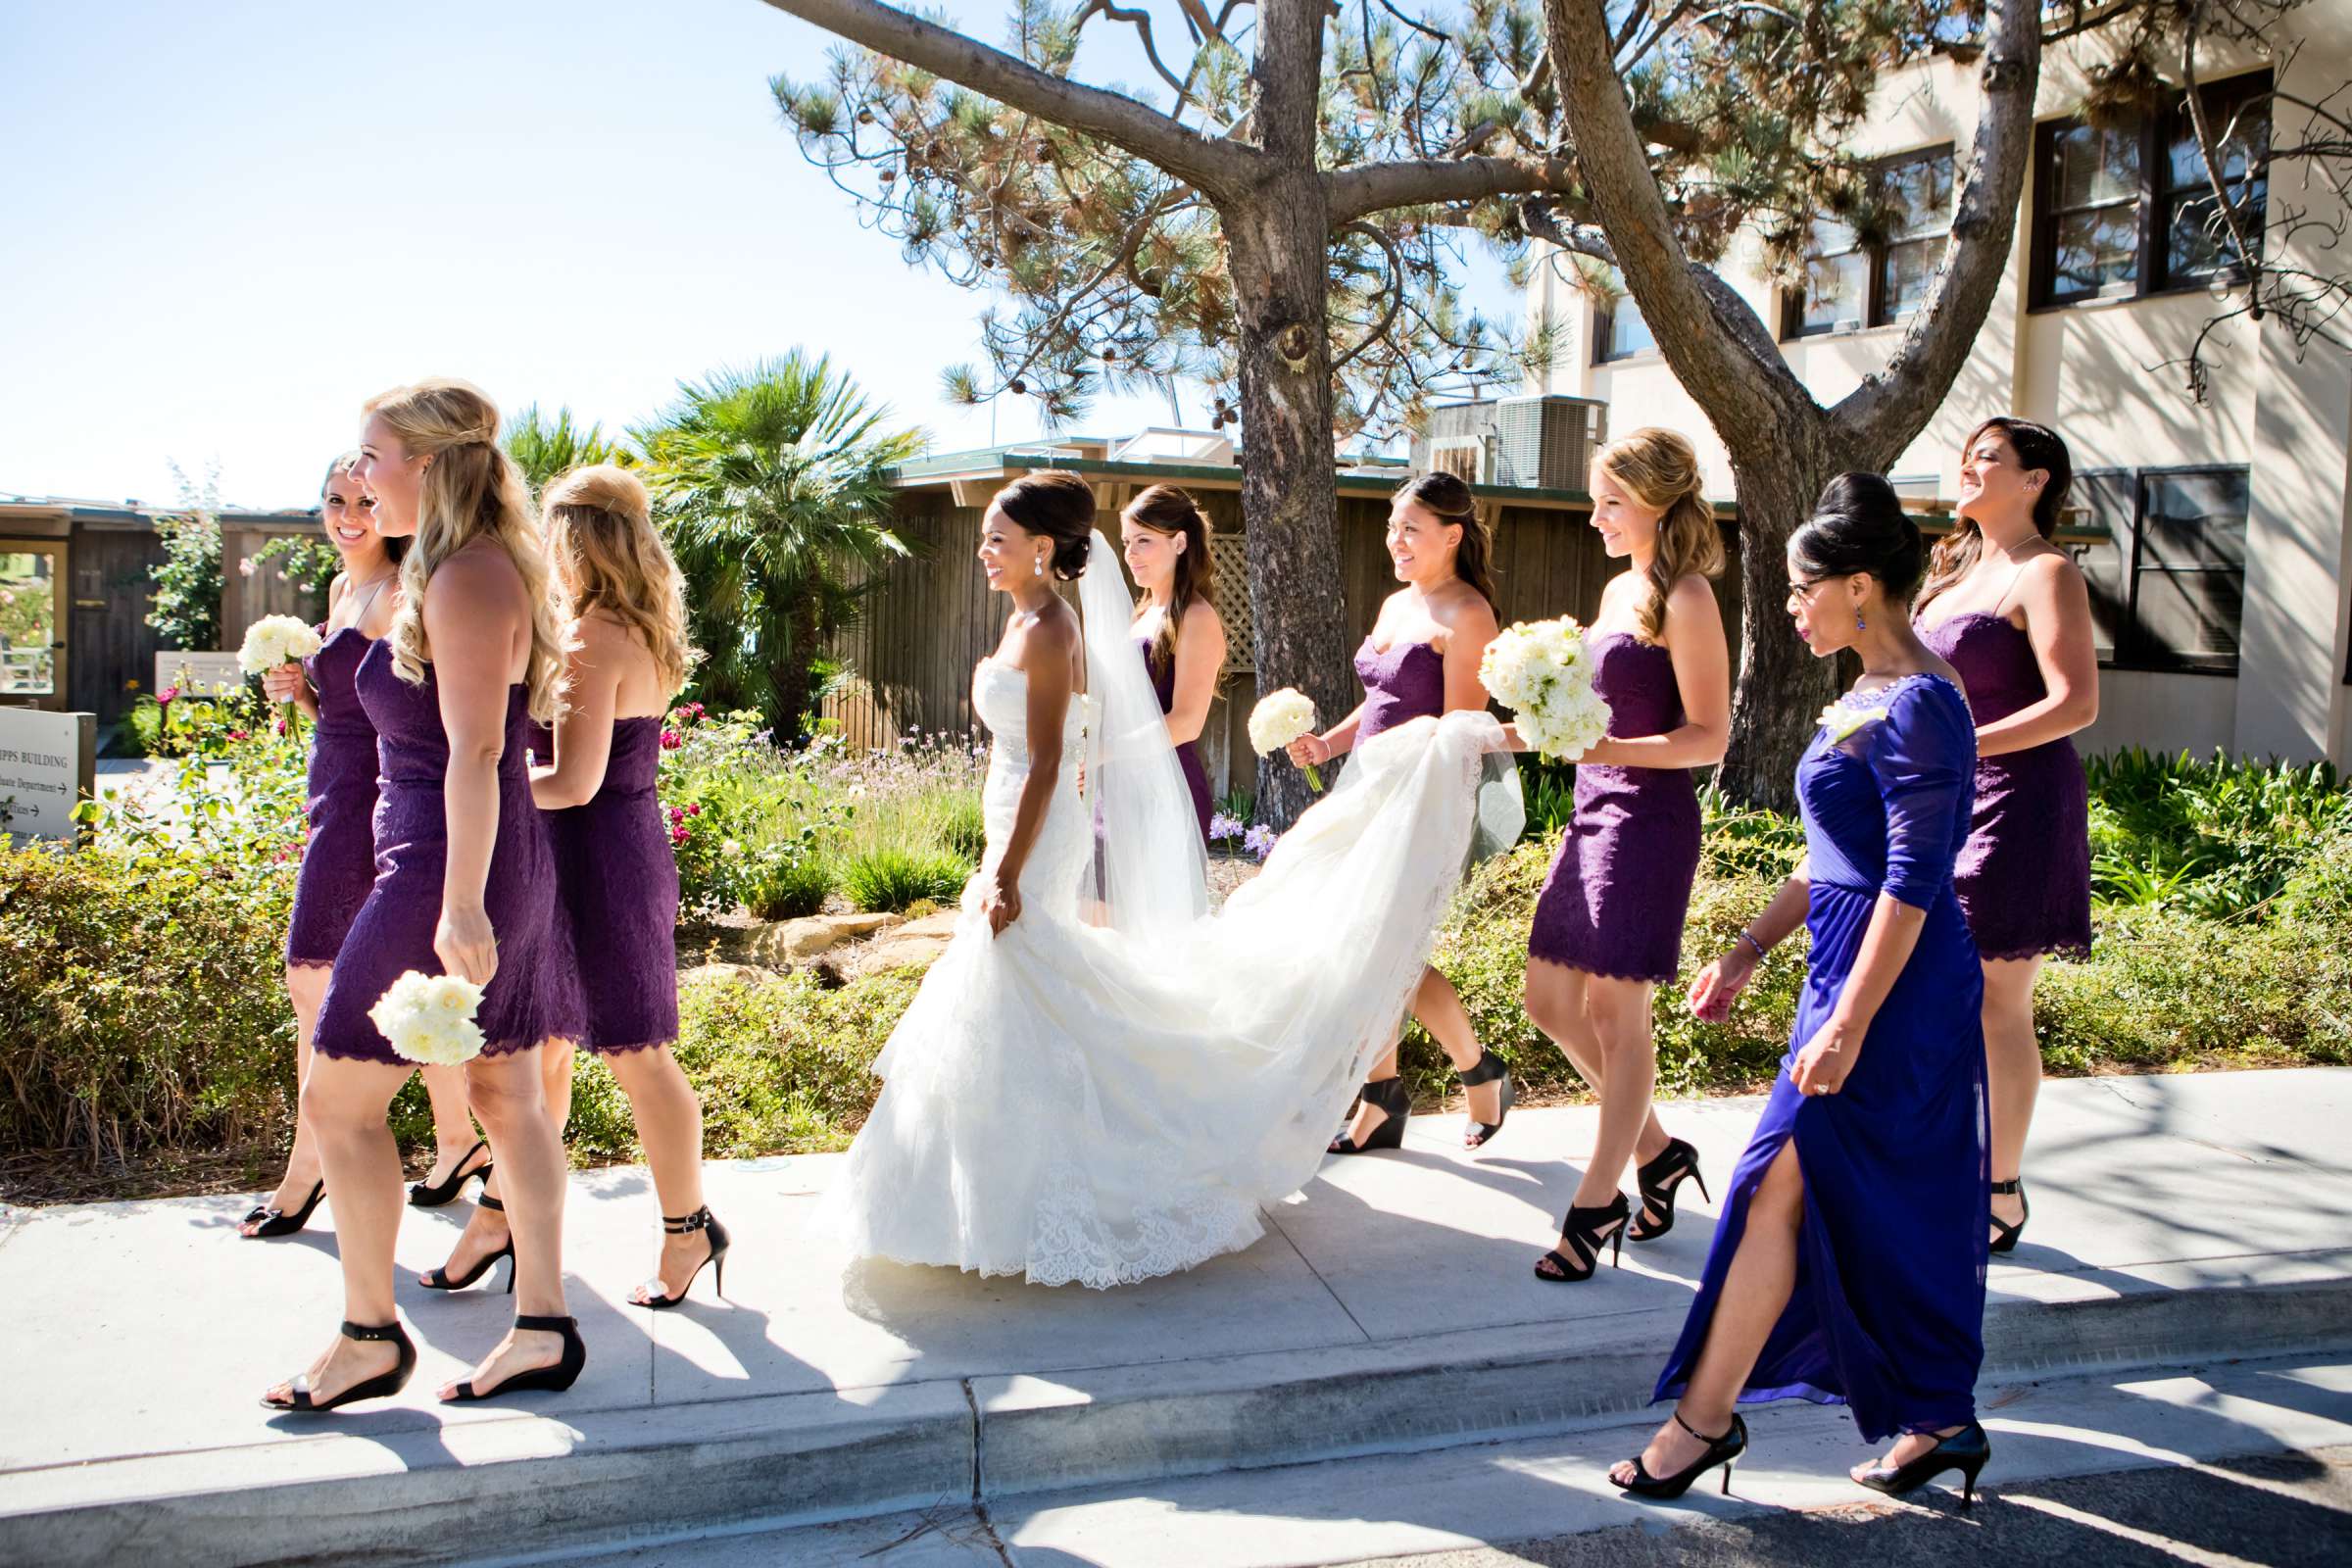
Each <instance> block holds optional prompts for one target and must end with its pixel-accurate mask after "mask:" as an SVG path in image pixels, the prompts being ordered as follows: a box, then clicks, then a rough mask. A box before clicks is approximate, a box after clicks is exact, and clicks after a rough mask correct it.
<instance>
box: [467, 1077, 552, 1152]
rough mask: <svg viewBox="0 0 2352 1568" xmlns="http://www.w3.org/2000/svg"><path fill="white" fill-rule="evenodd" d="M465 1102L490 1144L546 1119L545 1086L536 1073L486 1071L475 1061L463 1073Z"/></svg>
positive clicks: (542, 1079)
mask: <svg viewBox="0 0 2352 1568" xmlns="http://www.w3.org/2000/svg"><path fill="white" fill-rule="evenodd" d="M466 1102H467V1103H469V1104H471V1105H472V1106H473V1113H474V1115H475V1116H476V1117H477V1118H479V1119H480V1121H481V1124H482V1126H483V1128H484V1129H485V1130H486V1131H488V1133H489V1134H490V1137H491V1139H492V1141H493V1142H495V1141H497V1139H498V1138H499V1137H500V1135H501V1134H502V1133H505V1134H511V1133H513V1132H515V1130H517V1129H520V1128H523V1127H527V1126H529V1125H530V1124H531V1123H533V1122H535V1121H545V1120H546V1119H547V1086H546V1083H545V1081H544V1078H543V1076H542V1075H541V1074H540V1073H539V1072H537V1071H527V1070H526V1071H520V1072H517V1071H514V1070H498V1069H491V1070H485V1069H484V1067H483V1065H482V1063H481V1062H480V1061H479V1060H478V1059H477V1060H476V1061H475V1062H474V1064H473V1065H472V1066H471V1067H469V1068H468V1069H467V1071H466Z"/></svg>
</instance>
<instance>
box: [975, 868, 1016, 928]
mask: <svg viewBox="0 0 2352 1568" xmlns="http://www.w3.org/2000/svg"><path fill="white" fill-rule="evenodd" d="M980 907H981V908H983V909H985V910H987V911H988V934H989V935H990V936H993V937H1001V936H1003V935H1004V934H1005V927H1006V926H1008V925H1010V924H1012V922H1013V921H1015V920H1018V919H1019V918H1020V917H1021V885H1020V879H1019V878H1018V877H1017V876H1007V875H1006V874H1005V868H1004V867H1003V866H999V867H997V870H996V872H995V874H994V875H992V876H991V877H990V878H989V879H988V891H987V892H986V893H983V894H982V895H981V896H980Z"/></svg>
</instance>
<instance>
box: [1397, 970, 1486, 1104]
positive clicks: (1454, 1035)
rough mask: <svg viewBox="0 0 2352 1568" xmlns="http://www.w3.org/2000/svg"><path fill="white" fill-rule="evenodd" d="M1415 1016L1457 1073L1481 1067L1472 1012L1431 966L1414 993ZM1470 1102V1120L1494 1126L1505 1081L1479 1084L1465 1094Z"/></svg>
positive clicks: (1451, 983) (1422, 976) (1450, 982)
mask: <svg viewBox="0 0 2352 1568" xmlns="http://www.w3.org/2000/svg"><path fill="white" fill-rule="evenodd" d="M1413 1016H1414V1017H1415V1018H1416V1019H1418V1020H1419V1021H1420V1024H1421V1027H1422V1028H1424V1029H1426V1030H1428V1031H1429V1037H1430V1038H1431V1039H1432V1040H1435V1041H1436V1042H1437V1043H1438V1049H1439V1050H1441V1051H1443V1052H1445V1053H1446V1060H1447V1061H1449V1062H1451V1063H1453V1070H1454V1071H1455V1072H1457V1073H1459V1072H1468V1071H1469V1070H1470V1069H1471V1068H1473V1067H1475V1066H1477V1065H1478V1058H1479V1056H1480V1055H1481V1054H1482V1053H1481V1052H1480V1050H1479V1046H1478V1031H1477V1029H1476V1028H1475V1027H1473V1026H1472V1024H1471V1022H1470V1009H1469V1008H1467V1007H1465V1006H1463V1005H1462V994H1461V993H1460V992H1458V991H1456V990H1454V989H1453V982H1452V981H1450V980H1448V979H1446V977H1445V976H1444V975H1443V974H1441V973H1439V972H1438V970H1437V969H1436V968H1435V967H1434V966H1432V967H1429V968H1425V969H1423V970H1422V971H1421V986H1420V989H1419V990H1417V991H1415V992H1414V993H1413ZM1462 1095H1463V1098H1464V1099H1466V1100H1467V1101H1468V1102H1469V1107H1468V1108H1469V1112H1470V1119H1471V1120H1472V1121H1483V1122H1488V1123H1492V1122H1493V1121H1494V1120H1495V1117H1496V1116H1498V1115H1500V1114H1501V1112H1502V1081H1501V1080H1500V1079H1496V1080H1495V1082H1493V1083H1491V1084H1480V1085H1478V1086H1477V1087H1475V1088H1471V1089H1465V1090H1463V1091H1462Z"/></svg>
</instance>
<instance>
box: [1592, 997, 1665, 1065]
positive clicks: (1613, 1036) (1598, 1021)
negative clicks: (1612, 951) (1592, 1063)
mask: <svg viewBox="0 0 2352 1568" xmlns="http://www.w3.org/2000/svg"><path fill="white" fill-rule="evenodd" d="M1649 994H1650V986H1649V983H1648V982H1647V981H1643V980H1605V979H1599V978H1595V979H1594V980H1593V983H1592V984H1591V985H1589V986H1588V987H1586V989H1585V1016H1586V1018H1587V1019H1589V1020H1590V1024H1589V1027H1590V1028H1591V1029H1592V1032H1593V1038H1594V1039H1595V1040H1596V1041H1598V1042H1599V1044H1600V1048H1601V1050H1603V1051H1604V1052H1607V1053H1608V1054H1610V1055H1611V1056H1612V1057H1614V1056H1618V1055H1621V1054H1625V1053H1626V1052H1629V1051H1635V1052H1646V1051H1648V1050H1649V1049H1650V1028H1649V1024H1650V1018H1649Z"/></svg>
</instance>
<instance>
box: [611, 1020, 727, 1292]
mask: <svg viewBox="0 0 2352 1568" xmlns="http://www.w3.org/2000/svg"><path fill="white" fill-rule="evenodd" d="M605 1065H607V1066H608V1067H611V1068H612V1069H613V1077H614V1078H617V1079H618V1080H620V1087H621V1090H622V1092H623V1093H625V1094H627V1096H628V1097H629V1107H630V1109H631V1110H632V1111H634V1112H635V1114H636V1117H637V1141H638V1142H639V1143H641V1144H643V1145H644V1146H645V1162H646V1164H647V1165H648V1166H650V1167H652V1169H653V1173H654V1192H655V1194H656V1196H658V1197H659V1198H660V1199H661V1201H662V1213H663V1214H665V1215H667V1214H677V1215H686V1214H692V1213H694V1212H695V1211H696V1210H697V1209H700V1208H701V1207H702V1206H703V1102H702V1100H701V1098H700V1097H699V1096H697V1095H696V1094H695V1092H694V1085H693V1084H691V1083H689V1082H687V1080H686V1070H685V1069H684V1068H683V1067H680V1066H679V1065H678V1058H677V1057H676V1056H674V1055H672V1054H670V1050H669V1048H668V1047H667V1046H655V1047H653V1048H651V1049H649V1050H646V1051H618V1052H614V1053H613V1054H612V1055H610V1056H608V1057H606V1058H605ZM710 1255H711V1238H710V1236H709V1235H708V1234H707V1233H705V1232H702V1231H689V1232H687V1233H686V1234H685V1235H683V1236H669V1235H664V1236H663V1237H662V1263H661V1267H660V1268H659V1270H658V1271H657V1279H656V1281H655V1283H654V1284H653V1285H651V1286H640V1287H638V1291H637V1293H636V1295H635V1296H634V1297H632V1299H636V1300H644V1299H650V1296H649V1294H648V1293H649V1292H651V1291H653V1290H657V1289H658V1290H659V1291H660V1293H661V1294H662V1295H663V1296H675V1295H677V1294H678V1293H679V1292H680V1291H683V1290H684V1289H685V1288H686V1285H687V1282H688V1281H690V1280H692V1279H693V1278H694V1271H695V1270H696V1269H698V1268H700V1267H702V1265H703V1260H704V1259H705V1258H707V1257H709V1256H710Z"/></svg>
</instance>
